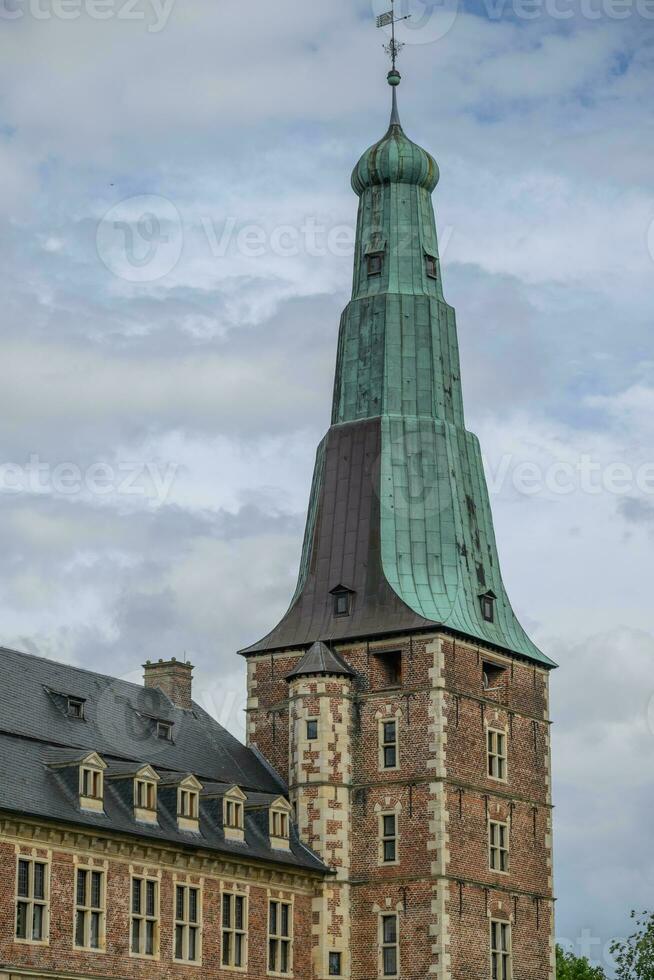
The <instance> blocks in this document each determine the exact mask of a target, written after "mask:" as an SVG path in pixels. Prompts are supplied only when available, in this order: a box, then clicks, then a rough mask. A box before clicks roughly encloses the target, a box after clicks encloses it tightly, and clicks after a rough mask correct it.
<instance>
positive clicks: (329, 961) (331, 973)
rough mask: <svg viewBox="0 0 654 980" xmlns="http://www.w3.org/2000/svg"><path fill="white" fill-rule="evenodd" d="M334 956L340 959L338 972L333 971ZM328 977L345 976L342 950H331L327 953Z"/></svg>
mask: <svg viewBox="0 0 654 980" xmlns="http://www.w3.org/2000/svg"><path fill="white" fill-rule="evenodd" d="M332 956H335V957H336V956H337V957H338V970H332ZM327 976H330V977H342V976H343V953H342V952H341V950H340V949H329V950H328V951H327Z"/></svg>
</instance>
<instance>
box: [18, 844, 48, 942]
mask: <svg viewBox="0 0 654 980" xmlns="http://www.w3.org/2000/svg"><path fill="white" fill-rule="evenodd" d="M48 887H49V883H48V866H47V864H46V863H45V862H44V861H35V860H33V859H31V858H22V857H21V858H19V859H18V869H17V874H16V939H20V940H23V941H24V942H30V943H42V942H46V940H47V935H48Z"/></svg>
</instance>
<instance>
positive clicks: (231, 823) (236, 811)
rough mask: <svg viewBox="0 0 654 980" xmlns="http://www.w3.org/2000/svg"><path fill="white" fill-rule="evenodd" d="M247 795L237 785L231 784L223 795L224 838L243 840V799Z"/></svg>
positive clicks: (244, 799)
mask: <svg viewBox="0 0 654 980" xmlns="http://www.w3.org/2000/svg"><path fill="white" fill-rule="evenodd" d="M246 799H247V797H246V795H245V793H244V792H243V790H242V789H240V788H239V787H238V786H232V788H231V789H230V790H228V791H227V792H226V793H225V796H224V797H223V828H224V831H225V839H226V840H236V841H241V842H242V841H243V840H245V801H246Z"/></svg>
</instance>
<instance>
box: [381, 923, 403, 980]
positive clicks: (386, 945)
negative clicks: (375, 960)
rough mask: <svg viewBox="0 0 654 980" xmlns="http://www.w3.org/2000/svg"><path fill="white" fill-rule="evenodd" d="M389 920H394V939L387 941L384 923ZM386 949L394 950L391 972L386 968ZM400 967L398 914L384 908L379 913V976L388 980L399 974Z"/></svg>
mask: <svg viewBox="0 0 654 980" xmlns="http://www.w3.org/2000/svg"><path fill="white" fill-rule="evenodd" d="M390 920H394V922H395V939H394V941H393V942H388V941H387V939H386V928H385V923H386V921H390ZM387 950H395V972H393V973H391V972H387V970H386V952H387ZM400 969H401V968H400V916H399V914H398V912H397V911H395V912H391V911H389V910H386V911H384V912H380V914H379V976H380V977H382V978H383V980H389V978H391V980H392V978H395V977H399V976H400Z"/></svg>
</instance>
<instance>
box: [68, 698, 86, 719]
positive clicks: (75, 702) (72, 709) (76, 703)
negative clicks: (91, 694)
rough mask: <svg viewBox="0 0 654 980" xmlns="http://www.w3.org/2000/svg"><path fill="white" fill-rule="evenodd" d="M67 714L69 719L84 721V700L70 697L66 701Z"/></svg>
mask: <svg viewBox="0 0 654 980" xmlns="http://www.w3.org/2000/svg"><path fill="white" fill-rule="evenodd" d="M66 714H67V715H68V717H69V718H75V719H77V720H78V721H83V720H84V699H83V698H73V697H68V699H67V701H66Z"/></svg>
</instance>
